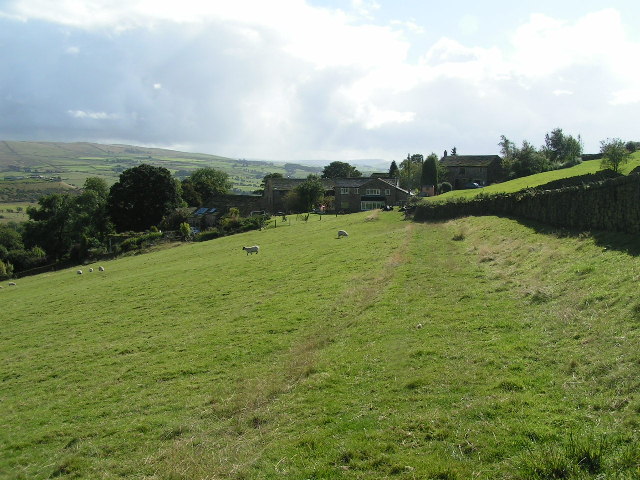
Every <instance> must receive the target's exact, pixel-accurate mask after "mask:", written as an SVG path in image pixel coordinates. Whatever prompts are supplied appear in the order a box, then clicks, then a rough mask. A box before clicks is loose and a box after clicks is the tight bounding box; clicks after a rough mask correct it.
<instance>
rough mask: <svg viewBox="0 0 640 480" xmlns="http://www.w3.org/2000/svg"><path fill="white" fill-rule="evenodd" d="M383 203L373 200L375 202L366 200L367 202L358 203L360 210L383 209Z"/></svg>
mask: <svg viewBox="0 0 640 480" xmlns="http://www.w3.org/2000/svg"><path fill="white" fill-rule="evenodd" d="M384 206H385V203H384V202H383V201H380V200H375V201H371V200H367V201H363V202H360V210H363V211H364V210H375V209H376V208H384Z"/></svg>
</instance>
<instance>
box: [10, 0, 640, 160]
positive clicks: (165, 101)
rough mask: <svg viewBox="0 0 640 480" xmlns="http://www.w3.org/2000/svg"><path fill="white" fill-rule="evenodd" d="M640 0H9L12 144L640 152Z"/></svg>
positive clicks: (216, 150) (388, 152)
mask: <svg viewBox="0 0 640 480" xmlns="http://www.w3.org/2000/svg"><path fill="white" fill-rule="evenodd" d="M638 20H640V2H637V1H635V0H634V1H622V0H620V1H615V0H613V1H607V2H605V1H594V0H581V1H566V0H565V1H558V0H556V1H547V0H538V1H535V2H534V1H520V2H512V1H497V0H491V1H481V2H480V1H456V0H450V1H445V2H442V1H441V2H433V1H426V0H425V1H418V0H407V1H391V0H377V1H370V0H353V1H348V0H343V1H337V0H332V1H328V0H308V1H304V0H272V1H268V2H267V1H264V0H234V1H233V2H231V1H215V0H214V1H198V0H182V1H180V2H176V1H163V0H153V1H151V0H57V1H56V2H51V1H48V0H0V65H2V68H0V140H40V141H95V142H104V143H130V144H136V145H151V146H161V147H169V148H176V149H179V150H185V151H194V152H204V153H211V154H217V155H224V156H229V157H232V158H256V159H267V160H282V161H294V160H298V161H303V160H305V161H309V160H318V161H326V160H343V161H355V160H357V159H381V160H384V161H391V160H401V159H402V158H404V157H405V156H406V154H407V153H424V154H428V153H430V152H436V153H438V154H441V153H442V152H443V150H445V149H447V150H450V149H451V148H452V147H453V146H456V147H457V150H458V153H460V154H494V153H498V146H497V143H498V141H499V140H500V135H506V136H507V137H508V138H509V139H511V140H512V141H514V142H516V143H518V144H519V143H521V142H522V141H523V140H527V141H529V142H531V143H533V144H534V145H538V146H539V145H542V143H543V142H544V135H545V133H547V132H550V131H551V130H552V129H554V128H556V127H560V128H562V129H563V131H564V132H565V133H567V134H571V135H574V136H577V135H580V136H581V138H582V141H583V143H584V147H585V151H587V152H595V151H597V150H598V148H599V143H600V141H601V140H604V139H606V138H612V137H620V138H622V139H624V140H636V141H638V140H640V134H639V132H638V124H639V122H638V111H639V108H640V64H639V63H638V58H640V36H639V33H638Z"/></svg>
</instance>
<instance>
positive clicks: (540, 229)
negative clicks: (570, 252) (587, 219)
mask: <svg viewBox="0 0 640 480" xmlns="http://www.w3.org/2000/svg"><path fill="white" fill-rule="evenodd" d="M502 218H511V217H502ZM511 219H512V220H515V221H517V222H518V223H519V224H520V225H523V226H525V227H527V228H530V229H532V230H534V231H535V232H536V233H541V234H543V235H553V236H556V237H566V238H583V237H585V236H588V237H590V238H593V240H594V242H595V244H596V245H598V246H600V247H602V248H603V249H606V250H617V251H619V252H624V253H627V254H628V255H632V256H634V257H637V256H638V255H640V235H635V234H631V233H622V232H605V231H599V230H592V231H584V230H571V229H568V228H563V227H555V226H553V225H546V224H543V223H539V222H535V221H532V220H525V219H521V218H511Z"/></svg>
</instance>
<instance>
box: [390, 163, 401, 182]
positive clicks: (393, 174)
mask: <svg viewBox="0 0 640 480" xmlns="http://www.w3.org/2000/svg"><path fill="white" fill-rule="evenodd" d="M399 176H400V169H399V168H398V164H397V163H396V161H395V160H393V161H392V162H391V166H390V167H389V178H398V177H399Z"/></svg>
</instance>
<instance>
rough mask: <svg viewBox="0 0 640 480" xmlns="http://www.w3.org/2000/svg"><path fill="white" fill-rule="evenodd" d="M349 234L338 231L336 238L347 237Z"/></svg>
mask: <svg viewBox="0 0 640 480" xmlns="http://www.w3.org/2000/svg"><path fill="white" fill-rule="evenodd" d="M348 236H349V234H348V233H347V232H345V231H344V230H338V238H340V237H348Z"/></svg>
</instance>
